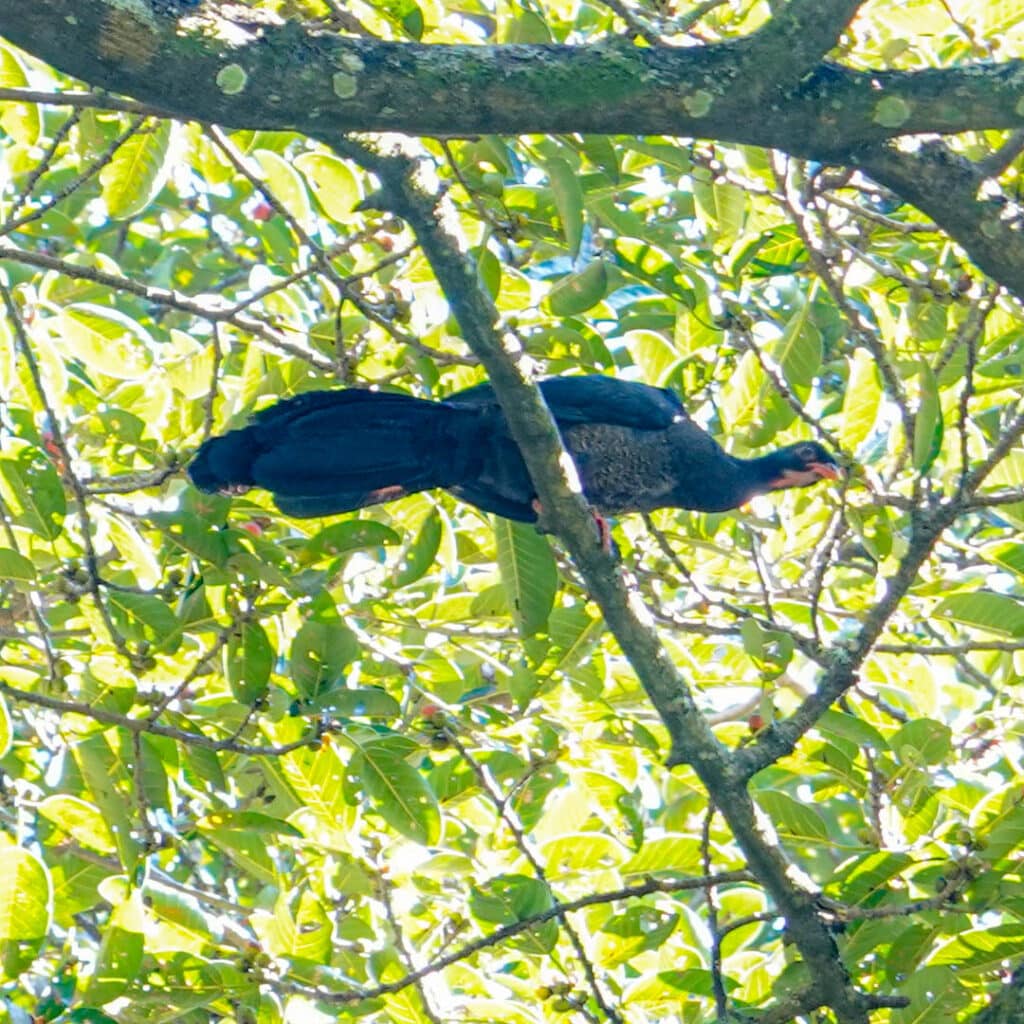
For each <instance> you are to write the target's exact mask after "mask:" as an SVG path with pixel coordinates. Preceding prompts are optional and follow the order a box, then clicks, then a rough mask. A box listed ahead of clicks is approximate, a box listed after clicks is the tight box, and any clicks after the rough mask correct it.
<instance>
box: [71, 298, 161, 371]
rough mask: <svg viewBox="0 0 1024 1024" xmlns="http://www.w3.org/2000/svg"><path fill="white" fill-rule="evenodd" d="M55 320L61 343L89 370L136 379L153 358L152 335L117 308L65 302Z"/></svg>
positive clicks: (147, 367) (146, 368)
mask: <svg viewBox="0 0 1024 1024" xmlns="http://www.w3.org/2000/svg"><path fill="white" fill-rule="evenodd" d="M56 323H57V331H58V333H59V334H60V339H61V345H62V346H63V347H65V348H66V349H67V351H68V352H69V353H70V354H71V355H73V356H76V357H77V358H78V359H79V360H81V362H82V365H83V366H84V367H85V369H86V371H87V372H88V373H90V374H92V373H103V374H106V375H107V376H108V377H114V378H116V379H117V380H138V379H139V378H140V377H144V376H145V375H146V372H147V371H148V369H149V367H150V366H151V364H152V362H153V358H152V355H151V350H152V347H153V340H152V338H150V336H149V334H148V333H147V332H146V331H145V330H143V328H142V327H141V326H139V324H137V323H136V322H135V321H134V320H132V319H131V317H129V316H127V315H126V314H124V313H122V312H120V311H119V310H116V309H105V308H102V307H100V306H93V305H91V304H89V303H79V304H77V305H72V306H65V307H64V309H62V310H61V312H60V314H59V315H58V316H57V318H56Z"/></svg>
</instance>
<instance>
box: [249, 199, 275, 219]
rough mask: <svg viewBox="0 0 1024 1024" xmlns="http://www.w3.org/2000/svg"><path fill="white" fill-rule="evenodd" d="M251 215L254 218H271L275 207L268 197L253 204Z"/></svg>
mask: <svg viewBox="0 0 1024 1024" xmlns="http://www.w3.org/2000/svg"><path fill="white" fill-rule="evenodd" d="M249 216H250V217H252V219H253V220H270V218H271V217H273V216H274V208H273V207H272V206H271V205H270V203H268V202H267V201H266V199H260V200H258V201H257V202H255V203H254V204H253V207H252V209H251V210H250V211H249Z"/></svg>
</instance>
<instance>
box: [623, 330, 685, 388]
mask: <svg viewBox="0 0 1024 1024" xmlns="http://www.w3.org/2000/svg"><path fill="white" fill-rule="evenodd" d="M623 340H624V341H625V343H626V347H627V348H628V349H629V354H630V355H631V356H632V357H633V362H634V363H636V365H637V366H639V367H640V373H641V375H642V376H643V379H644V381H645V383H647V384H654V385H657V386H664V385H665V384H667V383H668V379H669V377H670V376H671V375H672V372H673V371H674V370H675V369H676V367H677V366H679V364H680V363H681V362H682V357H681V356H680V354H679V353H678V352H677V351H676V349H675V347H674V346H673V345H672V343H671V342H670V341H668V340H667V339H666V338H665V337H664V335H661V334H659V333H658V332H657V331H646V330H635V331H628V332H627V333H626V335H625V337H624V338H623Z"/></svg>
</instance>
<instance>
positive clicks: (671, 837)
mask: <svg viewBox="0 0 1024 1024" xmlns="http://www.w3.org/2000/svg"><path fill="white" fill-rule="evenodd" d="M699 865H700V842H699V840H698V839H696V838H694V837H693V836H688V835H675V834H672V833H669V834H667V835H663V836H658V837H657V838H656V839H649V840H648V841H647V842H645V843H644V845H643V846H642V847H641V849H640V852H639V853H637V855H636V856H635V857H633V859H632V860H629V861H627V862H626V863H625V864H623V865H622V867H621V868H620V869H619V870H620V871H621V872H622V873H623V874H624V875H646V874H658V873H660V872H663V871H668V872H680V871H694V870H696V869H697V868H698V867H699Z"/></svg>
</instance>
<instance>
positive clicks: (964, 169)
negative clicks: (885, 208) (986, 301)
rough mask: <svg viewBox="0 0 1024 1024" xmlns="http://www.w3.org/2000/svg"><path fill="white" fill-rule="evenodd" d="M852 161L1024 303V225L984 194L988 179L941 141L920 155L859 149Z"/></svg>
mask: <svg viewBox="0 0 1024 1024" xmlns="http://www.w3.org/2000/svg"><path fill="white" fill-rule="evenodd" d="M852 162H853V163H855V164H856V165H857V166H858V167H860V168H861V169H862V170H863V171H864V172H865V174H868V175H870V176H871V177H872V178H874V179H875V181H877V182H878V183H879V184H880V185H884V186H885V187H886V188H890V189H892V190H893V191H894V192H896V193H897V194H899V195H900V196H902V197H903V198H904V199H906V200H907V201H908V202H910V203H913V204H914V206H916V207H917V208H918V209H919V210H921V211H922V212H923V213H926V214H928V215H929V216H930V217H932V218H934V220H935V221H936V222H937V223H939V224H940V225H941V226H942V229H943V230H944V231H946V232H948V233H949V235H950V236H951V237H952V238H953V239H954V240H955V241H957V242H959V243H960V245H962V246H963V247H964V249H966V250H967V252H968V253H970V256H971V259H972V260H974V262H975V263H977V265H978V266H979V267H980V268H981V269H982V270H983V271H985V273H986V274H989V275H991V277H992V278H993V279H994V280H996V281H999V282H1000V283H1001V284H1004V285H1006V287H1007V288H1009V289H1010V290H1011V291H1013V292H1014V294H1016V295H1017V296H1018V297H1020V298H1022V299H1024V225H1022V224H1021V222H1020V220H1019V219H1017V220H1013V219H1011V218H1009V217H1008V216H1007V215H1006V209H1005V206H1004V204H1003V203H1002V202H1000V201H999V199H998V198H993V197H986V196H983V195H981V194H980V190H981V188H982V186H983V185H984V183H985V181H986V178H987V175H986V170H985V168H984V167H983V166H975V165H974V164H971V163H970V162H968V161H967V160H965V159H964V158H963V157H960V156H958V155H957V154H955V153H954V152H952V150H950V149H949V147H948V146H946V145H944V144H943V143H941V142H931V143H928V144H927V145H924V146H922V147H921V148H920V149H919V150H918V151H917V152H914V153H903V152H900V151H899V150H897V149H895V148H893V147H892V146H876V147H871V148H868V149H865V150H858V151H857V153H856V154H855V155H854V156H853V157H852Z"/></svg>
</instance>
